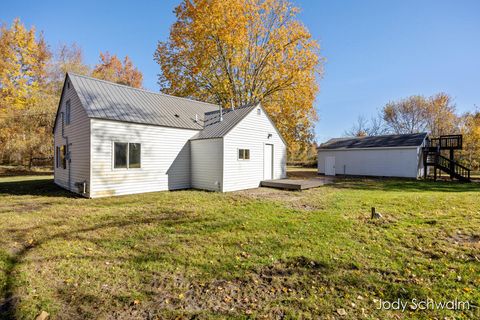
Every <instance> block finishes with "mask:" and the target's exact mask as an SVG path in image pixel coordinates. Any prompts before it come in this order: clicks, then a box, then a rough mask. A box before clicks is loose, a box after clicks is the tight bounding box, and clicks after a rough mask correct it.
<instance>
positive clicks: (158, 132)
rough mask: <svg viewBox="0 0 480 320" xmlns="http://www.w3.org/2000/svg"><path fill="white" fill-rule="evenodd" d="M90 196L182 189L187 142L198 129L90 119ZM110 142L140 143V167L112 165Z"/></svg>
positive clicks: (186, 172) (187, 159)
mask: <svg viewBox="0 0 480 320" xmlns="http://www.w3.org/2000/svg"><path fill="white" fill-rule="evenodd" d="M91 128H92V129H91V134H92V136H91V139H92V191H91V195H90V196H91V197H102V196H112V195H123V194H133V193H142V192H152V191H162V190H175V189H186V188H190V187H191V182H190V141H189V139H190V138H191V137H193V136H194V135H195V134H196V133H197V132H198V131H196V130H190V129H179V128H169V127H161V126H151V125H143V124H135V123H127V122H120V121H110V120H100V119H91ZM113 142H135V143H140V144H141V168H135V169H128V170H126V169H123V170H117V169H114V168H113Z"/></svg>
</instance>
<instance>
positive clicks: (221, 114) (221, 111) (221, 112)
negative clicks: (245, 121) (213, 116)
mask: <svg viewBox="0 0 480 320" xmlns="http://www.w3.org/2000/svg"><path fill="white" fill-rule="evenodd" d="M219 108H220V121H223V110H222V105H220V106H219Z"/></svg>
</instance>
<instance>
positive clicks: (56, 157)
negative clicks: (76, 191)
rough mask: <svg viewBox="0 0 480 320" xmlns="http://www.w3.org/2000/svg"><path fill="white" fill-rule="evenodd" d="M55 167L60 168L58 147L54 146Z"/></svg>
mask: <svg viewBox="0 0 480 320" xmlns="http://www.w3.org/2000/svg"><path fill="white" fill-rule="evenodd" d="M55 168H57V169H58V168H60V147H59V146H55Z"/></svg>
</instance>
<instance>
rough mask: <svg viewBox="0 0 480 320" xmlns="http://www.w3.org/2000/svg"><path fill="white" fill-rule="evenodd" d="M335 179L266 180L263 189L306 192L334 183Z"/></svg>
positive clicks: (263, 182)
mask: <svg viewBox="0 0 480 320" xmlns="http://www.w3.org/2000/svg"><path fill="white" fill-rule="evenodd" d="M332 182H333V178H329V177H316V178H312V179H305V180H300V179H277V180H264V181H262V182H261V184H260V185H261V186H262V187H269V188H277V189H286V190H305V189H310V188H317V187H320V186H323V185H325V184H328V183H332Z"/></svg>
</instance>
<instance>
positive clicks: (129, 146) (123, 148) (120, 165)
mask: <svg viewBox="0 0 480 320" xmlns="http://www.w3.org/2000/svg"><path fill="white" fill-rule="evenodd" d="M113 149H114V150H113V168H114V169H137V168H140V167H141V155H142V152H141V144H140V143H129V142H115V143H114V146H113Z"/></svg>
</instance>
